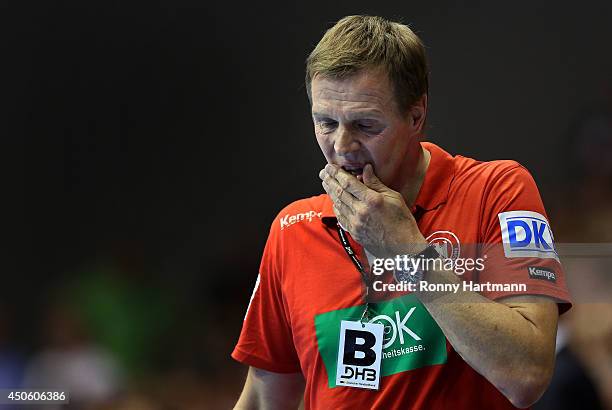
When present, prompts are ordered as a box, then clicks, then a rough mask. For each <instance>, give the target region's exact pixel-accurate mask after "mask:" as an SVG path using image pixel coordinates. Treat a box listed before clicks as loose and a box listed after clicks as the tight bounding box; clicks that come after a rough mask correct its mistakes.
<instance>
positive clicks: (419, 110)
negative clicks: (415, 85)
mask: <svg viewBox="0 0 612 410" xmlns="http://www.w3.org/2000/svg"><path fill="white" fill-rule="evenodd" d="M410 118H411V120H412V126H413V127H414V129H415V131H416V132H418V133H421V132H422V131H423V128H425V119H426V118H427V94H423V95H422V96H421V98H419V99H418V100H417V101H416V102H415V103H414V104H412V107H410Z"/></svg>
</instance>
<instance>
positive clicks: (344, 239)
mask: <svg viewBox="0 0 612 410" xmlns="http://www.w3.org/2000/svg"><path fill="white" fill-rule="evenodd" d="M336 229H337V230H338V237H339V238H340V242H341V243H342V246H343V247H344V250H345V251H346V254H347V255H348V257H349V258H350V259H351V261H352V262H353V265H355V268H357V271H359V274H360V275H361V280H362V281H363V284H364V285H365V295H364V297H363V299H364V301H365V310H364V311H363V314H362V315H361V321H364V319H365V321H367V320H368V313H369V312H368V310H369V308H370V301H369V294H370V285H371V284H372V279H371V278H370V277H369V276H368V274H367V272H366V271H365V269H364V268H363V264H362V263H361V261H360V260H359V258H358V257H357V254H356V253H355V251H354V250H353V247H352V246H351V243H350V242H349V240H348V238H347V236H346V231H345V230H344V229H342V227H341V226H340V224H337V226H336Z"/></svg>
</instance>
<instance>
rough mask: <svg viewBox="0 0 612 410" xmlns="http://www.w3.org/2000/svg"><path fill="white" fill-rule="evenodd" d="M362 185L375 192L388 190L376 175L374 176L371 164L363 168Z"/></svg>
mask: <svg viewBox="0 0 612 410" xmlns="http://www.w3.org/2000/svg"><path fill="white" fill-rule="evenodd" d="M363 183H364V184H365V186H367V187H368V188H370V189H373V190H374V191H376V192H384V191H388V190H389V188H387V186H386V185H385V184H383V183H382V182H381V181H380V179H378V177H377V176H376V175H374V168H373V167H372V164H366V166H365V167H364V168H363Z"/></svg>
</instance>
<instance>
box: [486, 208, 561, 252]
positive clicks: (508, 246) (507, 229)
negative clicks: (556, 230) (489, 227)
mask: <svg viewBox="0 0 612 410" xmlns="http://www.w3.org/2000/svg"><path fill="white" fill-rule="evenodd" d="M498 217H499V224H500V227H501V235H502V242H503V244H504V254H505V255H506V258H525V257H527V258H534V257H535V258H551V259H556V260H557V261H558V260H559V256H558V255H557V250H556V249H555V245H554V242H553V241H554V238H553V234H552V231H551V230H550V225H549V223H548V221H547V220H546V218H545V217H544V216H542V215H540V214H539V213H537V212H532V211H510V212H502V213H500V214H499V215H498Z"/></svg>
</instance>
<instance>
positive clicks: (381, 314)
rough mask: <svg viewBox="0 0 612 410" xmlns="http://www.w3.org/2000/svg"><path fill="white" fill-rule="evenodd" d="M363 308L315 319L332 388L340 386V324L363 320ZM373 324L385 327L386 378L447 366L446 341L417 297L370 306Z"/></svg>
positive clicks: (331, 313) (320, 350)
mask: <svg viewBox="0 0 612 410" xmlns="http://www.w3.org/2000/svg"><path fill="white" fill-rule="evenodd" d="M363 308H364V306H363V305H360V306H353V307H350V308H346V309H340V310H334V311H331V312H327V313H322V314H320V315H316V316H315V329H316V334H317V343H318V345H319V352H320V353H321V357H322V358H323V362H324V363H325V368H326V369H327V376H328V382H329V387H336V368H337V360H338V345H339V338H340V323H341V322H342V321H343V320H359V318H360V317H361V314H362V312H363ZM370 310H371V313H370V317H371V319H370V322H371V323H380V324H382V325H383V326H384V327H385V330H384V339H383V358H382V365H381V374H382V376H389V375H391V374H396V373H401V372H406V371H409V370H413V369H418V368H420V367H424V366H431V365H434V364H443V363H446V338H445V337H444V334H443V333H442V329H440V328H439V327H438V325H437V324H436V322H435V321H434V320H433V318H432V317H431V315H430V314H429V312H428V311H427V309H425V306H423V304H422V303H421V302H419V300H418V299H417V298H416V297H415V296H414V295H406V296H402V297H399V298H396V299H391V300H388V301H384V302H380V303H372V304H370Z"/></svg>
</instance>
